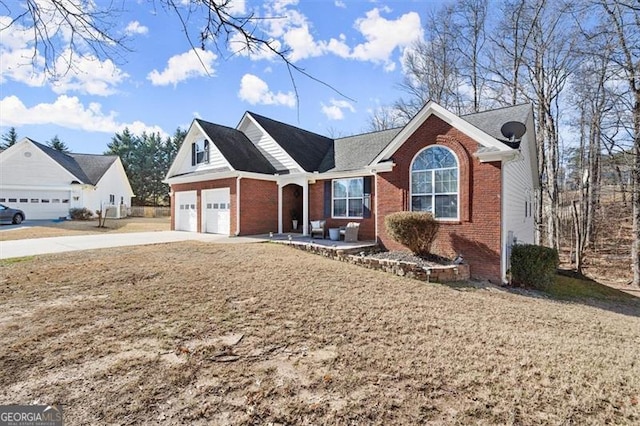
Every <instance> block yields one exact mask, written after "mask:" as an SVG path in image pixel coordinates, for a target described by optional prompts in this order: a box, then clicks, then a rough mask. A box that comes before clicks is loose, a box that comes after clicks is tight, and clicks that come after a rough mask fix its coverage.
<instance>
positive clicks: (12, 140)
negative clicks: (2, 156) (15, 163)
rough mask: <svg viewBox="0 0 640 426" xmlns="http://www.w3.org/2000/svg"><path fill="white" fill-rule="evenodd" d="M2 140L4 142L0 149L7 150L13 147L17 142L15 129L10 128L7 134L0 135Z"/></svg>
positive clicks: (0, 144)
mask: <svg viewBox="0 0 640 426" xmlns="http://www.w3.org/2000/svg"><path fill="white" fill-rule="evenodd" d="M2 140H3V141H4V142H2V143H0V149H7V148H9V147H10V146H12V145H15V144H16V142H18V133H17V132H16V128H15V127H12V128H10V129H9V131H8V132H7V133H5V134H4V135H2Z"/></svg>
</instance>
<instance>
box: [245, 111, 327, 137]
mask: <svg viewBox="0 0 640 426" xmlns="http://www.w3.org/2000/svg"><path fill="white" fill-rule="evenodd" d="M247 114H250V115H252V116H254V117H260V118H263V119H265V120H269V121H273V122H274V123H278V124H282V125H284V126H288V127H293V128H294V129H296V130H300V131H301V132H305V133H311V134H313V135H316V136H320V137H322V138H325V139H329V140H331V141H333V140H334V139H333V138H330V137H329V136H325V135H321V134H320V133H316V132H312V131H311V130H307V129H303V128H302V127H298V126H294V125H293V124H289V123H285V122H284V121H278V120H274V119H273V118H269V117H266V116H264V115H261V114H257V113H255V112H251V111H247Z"/></svg>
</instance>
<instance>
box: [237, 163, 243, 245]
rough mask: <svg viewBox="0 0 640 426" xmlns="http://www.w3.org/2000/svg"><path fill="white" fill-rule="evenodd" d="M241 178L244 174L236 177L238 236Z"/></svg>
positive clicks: (238, 232) (238, 228)
mask: <svg viewBox="0 0 640 426" xmlns="http://www.w3.org/2000/svg"><path fill="white" fill-rule="evenodd" d="M240 179H242V176H239V175H238V177H237V178H236V232H235V235H236V237H237V236H238V235H240Z"/></svg>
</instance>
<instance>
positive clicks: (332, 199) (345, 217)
mask: <svg viewBox="0 0 640 426" xmlns="http://www.w3.org/2000/svg"><path fill="white" fill-rule="evenodd" d="M355 179H359V180H361V181H362V191H363V192H362V197H348V196H347V197H345V198H342V197H341V198H340V200H347V216H336V215H335V210H334V208H333V203H334V201H335V196H334V193H333V182H335V181H341V180H346V181H350V180H355ZM347 188H349V186H348V185H347ZM358 199H359V200H362V216H349V200H358ZM331 219H364V177H362V176H358V177H352V178H341V179H331Z"/></svg>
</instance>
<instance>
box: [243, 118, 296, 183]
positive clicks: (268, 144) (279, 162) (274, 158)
mask: <svg viewBox="0 0 640 426" xmlns="http://www.w3.org/2000/svg"><path fill="white" fill-rule="evenodd" d="M239 130H240V131H241V132H242V133H244V134H245V135H246V136H247V138H249V140H250V141H251V142H253V144H254V145H255V146H256V147H257V148H258V149H259V150H260V152H261V153H262V155H264V157H265V158H266V159H267V160H269V162H270V163H271V165H272V166H273V167H275V169H276V170H285V169H288V170H290V171H291V172H300V171H301V170H300V168H299V167H298V164H297V163H296V162H295V161H294V159H293V158H291V156H290V155H289V154H287V152H286V151H285V150H284V149H282V147H281V146H280V145H278V143H277V142H276V141H275V140H274V139H273V138H272V137H271V136H270V135H269V134H268V133H266V132H265V131H263V130H262V129H261V128H260V127H258V126H257V125H256V124H255V123H254V122H253V120H252V119H250V118H246V116H245V120H244V121H243V123H242V125H241V126H240V128H239Z"/></svg>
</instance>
